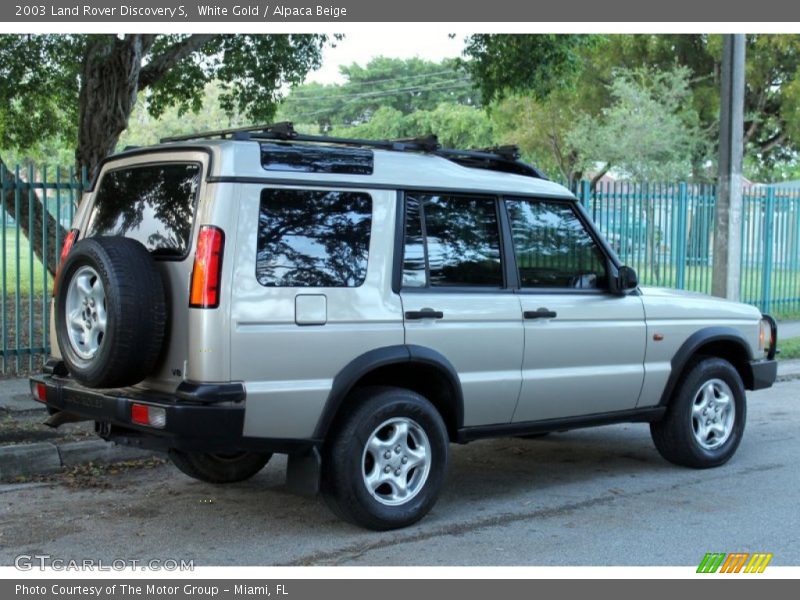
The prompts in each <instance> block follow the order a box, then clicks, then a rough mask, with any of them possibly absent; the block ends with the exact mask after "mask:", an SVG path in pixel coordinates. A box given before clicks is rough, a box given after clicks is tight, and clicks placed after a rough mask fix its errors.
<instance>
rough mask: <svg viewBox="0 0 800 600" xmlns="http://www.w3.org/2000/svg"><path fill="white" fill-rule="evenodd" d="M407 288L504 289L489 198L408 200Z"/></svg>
mask: <svg viewBox="0 0 800 600" xmlns="http://www.w3.org/2000/svg"><path fill="white" fill-rule="evenodd" d="M405 239H406V244H405V254H404V257H403V285H404V286H406V287H426V286H427V287H431V288H436V287H455V286H460V287H497V288H499V287H502V286H503V266H502V262H501V260H500V232H499V226H498V221H497V210H496V203H495V199H494V198H491V197H477V196H457V195H432V194H412V195H409V196H407V198H406V237H405Z"/></svg>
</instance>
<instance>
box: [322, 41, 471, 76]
mask: <svg viewBox="0 0 800 600" xmlns="http://www.w3.org/2000/svg"><path fill="white" fill-rule="evenodd" d="M465 36H466V34H464V33H458V32H456V36H455V37H454V38H452V39H451V38H449V37H448V35H447V33H446V32H444V31H442V33H440V34H434V33H430V32H426V33H425V35H424V36H420V37H419V38H414V37H409V36H408V35H387V32H386V30H385V29H381V28H376V30H375V31H374V32H354V33H351V34H348V35H347V37H345V39H343V40H342V41H340V42H336V47H335V48H331V47H326V48H325V49H324V50H323V55H322V67H321V68H320V69H319V70H317V71H314V72H312V73H309V75H308V77H307V78H306V81H314V82H317V83H344V81H345V79H344V78H343V77H342V76H341V75H340V74H339V66H340V65H349V64H352V63H354V62H355V63H358V64H359V65H362V66H363V65H366V64H367V63H368V62H369V61H370V59H372V58H375V57H376V56H388V57H391V58H414V57H419V58H424V59H426V60H430V61H434V62H439V61H441V60H442V59H445V58H454V57H456V56H460V55H461V50H462V49H463V47H464V37H465Z"/></svg>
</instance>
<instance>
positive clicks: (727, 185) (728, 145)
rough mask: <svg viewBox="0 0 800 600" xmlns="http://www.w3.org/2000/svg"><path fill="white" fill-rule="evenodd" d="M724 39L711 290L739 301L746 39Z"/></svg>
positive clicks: (734, 35) (741, 35)
mask: <svg viewBox="0 0 800 600" xmlns="http://www.w3.org/2000/svg"><path fill="white" fill-rule="evenodd" d="M724 38H725V39H724V46H723V50H722V85H721V87H720V100H721V103H720V104H721V108H720V127H719V130H720V142H719V181H718V185H717V209H716V231H715V234H714V270H713V275H712V280H711V283H712V286H711V290H712V293H713V294H714V295H715V296H721V297H723V298H728V299H730V300H739V292H740V288H741V275H742V274H741V255H742V154H743V152H744V139H743V135H744V51H745V36H744V34H727V35H725V36H724Z"/></svg>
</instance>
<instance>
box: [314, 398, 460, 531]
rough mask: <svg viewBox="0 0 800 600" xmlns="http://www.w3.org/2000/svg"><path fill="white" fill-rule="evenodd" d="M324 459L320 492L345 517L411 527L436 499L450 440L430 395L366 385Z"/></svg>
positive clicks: (374, 526) (386, 526) (369, 525)
mask: <svg viewBox="0 0 800 600" xmlns="http://www.w3.org/2000/svg"><path fill="white" fill-rule="evenodd" d="M352 400H353V402H354V404H355V405H356V408H355V409H354V410H353V411H352V412H351V413H350V414H349V415H347V416H346V417H345V418H344V419H343V421H342V422H341V423H340V424H339V425H338V427H337V429H336V431H335V432H334V435H333V437H332V439H331V440H330V442H329V443H328V444H327V446H326V448H325V452H324V456H323V476H322V493H323V497H324V498H325V500H326V502H327V503H328V505H329V506H330V507H331V509H332V510H333V512H334V513H336V514H337V515H338V516H339V517H341V518H343V519H345V520H346V521H349V522H351V523H354V524H356V525H360V526H362V527H367V528H369V529H375V530H386V529H396V528H399V527H406V526H408V525H411V524H412V523H415V522H416V521H418V520H419V519H421V518H422V517H423V516H425V514H427V513H428V511H430V509H431V508H432V507H433V505H434V504H435V502H436V500H437V498H438V496H439V492H440V490H441V488H442V484H443V483H444V478H445V474H446V471H447V453H448V444H449V439H448V435H447V429H446V427H445V425H444V422H443V421H442V417H441V416H440V415H439V412H438V411H437V410H436V408H435V407H434V406H433V405H432V404H431V403H430V402H429V401H428V400H426V399H425V398H423V397H422V396H420V395H419V394H416V393H414V392H412V391H409V390H405V389H400V388H365V389H364V390H361V391H360V392H358V395H357V397H355V398H352Z"/></svg>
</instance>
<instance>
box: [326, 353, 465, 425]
mask: <svg viewBox="0 0 800 600" xmlns="http://www.w3.org/2000/svg"><path fill="white" fill-rule="evenodd" d="M404 363H417V364H420V365H425V366H430V367H434V368H436V369H438V370H439V372H440V373H441V374H442V375H443V376H444V377H445V379H446V380H447V381H448V382H449V383H450V386H451V388H452V392H453V398H454V403H455V406H453V409H454V411H455V416H456V423H455V427H456V429H460V428H461V426H462V423H463V422H464V397H463V393H462V390H461V382H460V380H459V378H458V373H457V372H456V369H455V367H453V365H452V363H451V362H450V361H449V360H448V359H447V358H446V357H445V356H444V355H443V354H441V353H440V352H437V351H436V350H433V349H431V348H427V347H424V346H417V345H414V344H398V345H395V346H384V347H382V348H375V349H374V350H370V351H369V352H365V353H364V354H361V355H360V356H357V357H356V358H354V359H353V360H352V361H350V362H349V363H348V364H347V365H345V366H344V368H342V369H341V370H340V371H339V373H338V374H337V375H336V377H334V379H333V385H332V386H331V391H330V392H329V394H328V398H327V400H326V401H325V407H324V408H323V410H322V414H321V416H320V418H319V420H318V421H317V426H316V428H315V430H314V436H313V437H314V438H315V439H319V440H323V439H326V437H327V435H328V432H329V430H330V427H331V425H332V424H333V421H334V419H335V418H336V415H337V414H338V412H339V409H340V408H341V407H342V405H343V404H344V401H345V399H346V398H347V396H348V394H349V393H350V392H351V391H352V390H353V388H354V387H355V385H356V384H357V383H358V382H359V381H360V380H361V379H363V378H364V377H365V376H366V375H368V374H369V373H371V372H372V371H374V370H376V369H379V368H381V367H386V366H390V365H396V364H404Z"/></svg>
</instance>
